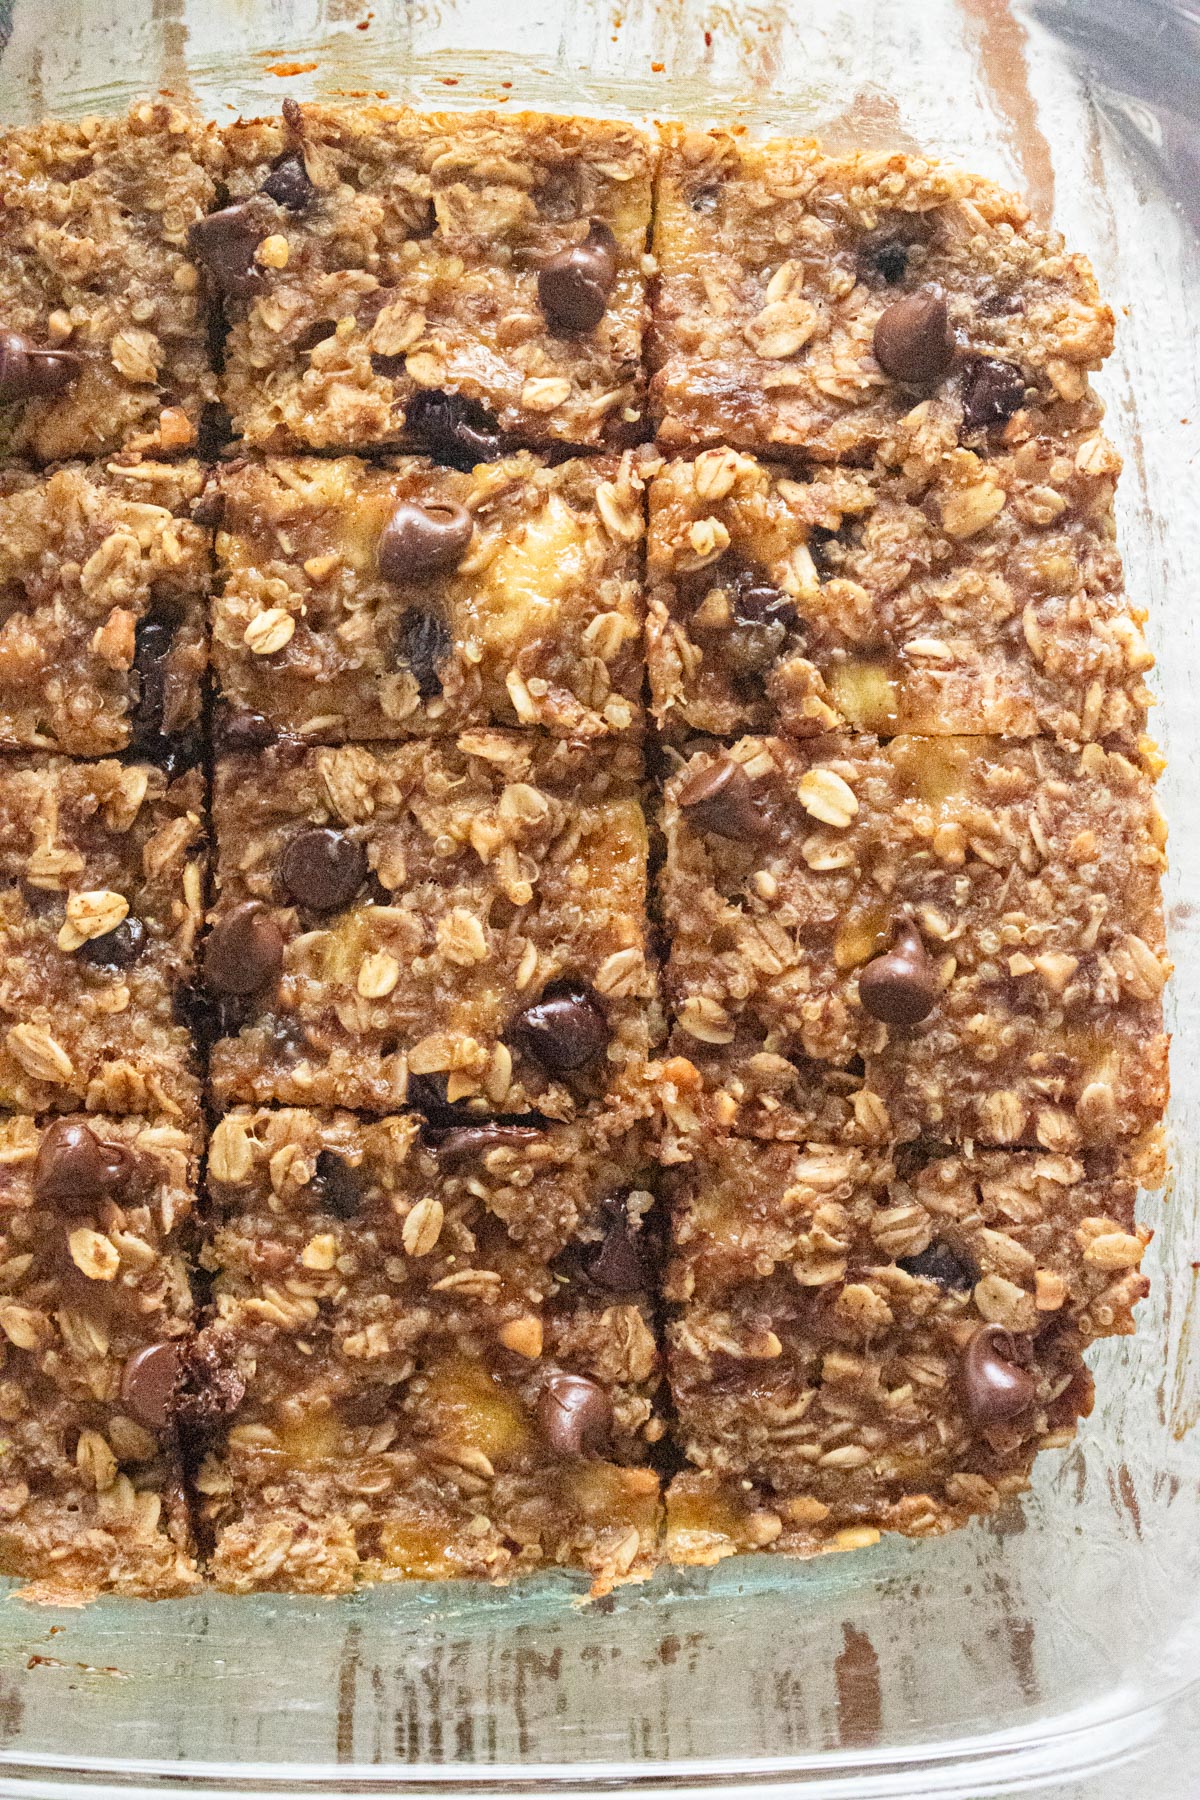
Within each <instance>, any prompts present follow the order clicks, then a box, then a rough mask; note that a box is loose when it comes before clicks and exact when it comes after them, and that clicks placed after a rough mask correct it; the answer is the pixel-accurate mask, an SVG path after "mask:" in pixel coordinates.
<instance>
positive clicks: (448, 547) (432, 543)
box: [376, 500, 475, 581]
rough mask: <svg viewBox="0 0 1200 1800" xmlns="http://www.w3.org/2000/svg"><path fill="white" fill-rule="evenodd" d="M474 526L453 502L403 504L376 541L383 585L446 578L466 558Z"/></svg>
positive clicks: (435, 501) (468, 515)
mask: <svg viewBox="0 0 1200 1800" xmlns="http://www.w3.org/2000/svg"><path fill="white" fill-rule="evenodd" d="M474 529H475V522H474V520H473V519H472V517H471V515H470V513H469V512H468V511H467V509H466V507H465V506H459V505H458V504H457V503H456V502H454V501H452V500H430V501H427V502H426V503H425V505H423V506H422V505H419V504H417V502H415V501H413V500H402V501H401V502H400V504H399V506H398V507H397V508H396V510H395V512H394V513H393V514H392V516H391V518H390V519H389V520H388V522H387V524H386V525H385V526H384V528H383V531H382V533H381V535H380V539H379V549H378V551H377V553H376V560H377V561H378V564H379V573H380V574H381V575H382V576H383V579H384V580H385V581H428V579H429V578H430V576H431V575H449V574H450V572H451V571H452V570H453V569H457V567H458V565H459V563H460V562H461V561H462V559H463V557H464V556H465V555H466V550H467V545H468V544H469V543H470V542H471V534H472V532H473V531H474Z"/></svg>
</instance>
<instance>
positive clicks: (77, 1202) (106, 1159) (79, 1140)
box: [33, 1119, 133, 1212]
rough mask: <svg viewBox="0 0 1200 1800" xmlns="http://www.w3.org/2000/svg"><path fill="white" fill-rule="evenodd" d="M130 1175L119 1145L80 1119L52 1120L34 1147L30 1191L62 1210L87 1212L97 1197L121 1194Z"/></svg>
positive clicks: (127, 1160) (126, 1157) (130, 1166)
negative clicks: (34, 1157)
mask: <svg viewBox="0 0 1200 1800" xmlns="http://www.w3.org/2000/svg"><path fill="white" fill-rule="evenodd" d="M132 1174H133V1160H132V1158H131V1157H130V1155H129V1152H128V1151H127V1150H126V1148H125V1146H124V1145H123V1144H112V1143H106V1142H104V1140H103V1139H101V1138H98V1137H97V1136H96V1133H95V1132H94V1131H93V1130H92V1128H91V1126H90V1125H85V1124H84V1123H83V1122H82V1120H80V1119H56V1120H55V1121H54V1123H53V1125H50V1126H48V1127H47V1129H46V1131H45V1132H44V1133H43V1136H42V1141H41V1144H40V1146H39V1147H38V1153H37V1159H36V1161H35V1162H34V1165H33V1191H34V1195H35V1197H36V1198H37V1199H38V1200H42V1201H45V1202H46V1203H47V1204H48V1205H50V1206H59V1207H61V1208H62V1209H63V1210H64V1211H65V1212H87V1211H89V1210H90V1209H91V1207H92V1206H93V1205H94V1204H95V1203H96V1202H97V1201H98V1200H109V1199H115V1198H117V1197H118V1196H120V1195H121V1194H123V1193H124V1192H125V1189H126V1188H127V1186H128V1184H129V1180H130V1177H131V1176H132Z"/></svg>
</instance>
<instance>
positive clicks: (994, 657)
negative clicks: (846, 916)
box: [647, 407, 1154, 742]
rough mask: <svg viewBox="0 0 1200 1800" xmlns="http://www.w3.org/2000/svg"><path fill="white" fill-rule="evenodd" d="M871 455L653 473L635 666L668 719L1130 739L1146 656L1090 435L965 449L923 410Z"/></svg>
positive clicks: (1103, 457) (731, 726) (1096, 443)
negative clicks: (866, 461) (818, 465)
mask: <svg viewBox="0 0 1200 1800" xmlns="http://www.w3.org/2000/svg"><path fill="white" fill-rule="evenodd" d="M886 448H887V457H888V458H889V459H890V460H886V461H885V460H884V457H883V455H882V453H881V455H880V457H879V458H878V459H877V460H876V461H875V463H873V464H872V465H871V466H869V467H867V468H841V467H838V468H833V467H829V468H825V469H818V470H816V471H815V472H813V473H812V474H811V475H810V477H809V478H808V479H805V480H801V479H798V478H797V477H796V476H795V475H794V474H792V473H789V472H788V471H786V470H785V469H783V468H781V467H779V466H778V465H771V464H766V463H761V462H758V461H756V460H755V459H754V458H752V457H749V456H745V455H742V454H740V453H739V452H737V451H734V450H728V449H713V450H705V451H703V452H701V454H700V455H699V456H698V457H697V458H696V459H695V460H694V461H679V462H671V463H669V464H668V465H667V466H666V468H665V469H663V470H662V472H661V473H660V474H659V475H657V476H656V477H655V479H654V480H653V481H652V482H651V484H650V529H649V548H648V567H649V603H648V652H647V654H648V660H649V665H650V681H651V689H652V693H653V702H654V710H655V713H656V714H657V716H658V718H659V720H660V722H661V723H662V724H663V726H664V727H665V729H666V730H667V731H668V732H669V733H671V734H672V735H675V736H679V735H681V734H683V733H686V732H688V731H692V732H695V731H706V732H713V733H716V734H718V735H720V736H726V737H728V736H735V735H737V734H738V733H739V732H742V731H747V730H751V731H763V730H772V729H778V730H782V731H784V732H786V733H789V734H792V735H796V736H799V737H809V736H812V735H813V734H815V733H817V732H821V731H826V730H830V729H835V728H837V727H839V726H847V725H848V726H851V727H853V728H855V729H858V730H863V731H874V732H879V733H880V734H883V735H892V734H894V733H896V732H900V731H904V732H919V733H923V734H925V735H928V736H935V737H936V736H944V735H957V734H960V733H970V734H976V735H979V734H982V735H995V736H998V737H1034V736H1038V735H1040V734H1050V735H1053V736H1058V737H1061V738H1064V739H1068V740H1079V739H1090V738H1099V739H1110V740H1111V739H1113V738H1117V737H1120V738H1123V739H1125V740H1126V741H1127V742H1136V739H1137V737H1138V735H1139V733H1140V732H1141V731H1142V730H1143V729H1144V726H1145V719H1146V708H1147V707H1148V705H1149V704H1150V695H1149V692H1148V690H1147V688H1146V685H1145V682H1144V679H1143V677H1144V674H1145V672H1146V670H1147V669H1149V668H1150V667H1151V666H1152V664H1153V660H1154V659H1153V657H1152V656H1151V654H1150V652H1149V650H1148V649H1147V647H1146V643H1145V639H1144V638H1143V636H1142V632H1141V620H1142V615H1141V614H1139V613H1135V612H1133V611H1132V610H1131V608H1130V606H1129V604H1128V602H1127V600H1126V598H1125V595H1124V592H1123V586H1122V575H1121V559H1120V556H1119V555H1118V553H1117V550H1116V546H1115V544H1114V542H1113V535H1114V525H1113V516H1112V500H1113V489H1114V486H1115V484H1116V476H1117V472H1118V470H1119V468H1120V458H1119V457H1118V456H1117V454H1116V452H1115V451H1114V450H1113V448H1112V446H1111V445H1110V444H1109V443H1108V442H1107V441H1106V439H1105V438H1104V437H1103V436H1102V435H1101V434H1100V433H1099V432H1093V433H1090V434H1087V435H1075V436H1073V437H1063V438H1058V439H1055V438H1049V437H1046V438H1029V439H1027V440H1026V441H1025V442H1024V443H1021V444H1018V445H1017V446H1016V447H1015V448H1013V449H1008V448H1004V447H999V448H997V449H996V450H995V451H994V452H992V453H990V454H988V455H986V456H980V455H977V454H976V452H975V451H973V450H965V449H960V448H959V447H958V446H957V444H956V443H955V441H954V438H953V436H952V434H951V433H950V431H949V430H948V428H947V424H946V421H945V420H944V419H942V420H938V419H937V418H936V417H935V416H934V415H933V414H932V413H931V412H930V411H929V409H926V408H920V407H918V408H916V409H914V413H913V414H910V415H909V417H908V419H906V420H905V421H903V422H902V424H901V425H900V426H898V427H897V429H896V432H895V434H894V436H893V438H892V439H891V440H890V442H889V444H888V446H887V447H886Z"/></svg>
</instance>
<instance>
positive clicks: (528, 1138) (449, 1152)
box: [410, 1084, 541, 1169]
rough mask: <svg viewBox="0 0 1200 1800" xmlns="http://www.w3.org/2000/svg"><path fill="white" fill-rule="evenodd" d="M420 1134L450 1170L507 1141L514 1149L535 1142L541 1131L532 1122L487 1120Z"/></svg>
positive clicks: (443, 1165) (475, 1159) (474, 1160)
mask: <svg viewBox="0 0 1200 1800" xmlns="http://www.w3.org/2000/svg"><path fill="white" fill-rule="evenodd" d="M410 1085H411V1084H410ZM424 1135H425V1141H426V1143H427V1144H428V1145H429V1147H430V1149H432V1150H435V1151H436V1152H437V1159H438V1162H439V1163H440V1164H441V1166H442V1167H443V1168H444V1169H453V1168H457V1167H458V1166H459V1165H460V1164H461V1163H470V1162H476V1161H478V1160H479V1159H480V1158H482V1157H484V1156H486V1155H487V1153H488V1151H489V1150H495V1149H496V1148H497V1147H498V1146H499V1145H501V1144H509V1145H511V1146H512V1148H513V1149H514V1150H515V1149H520V1147H521V1146H522V1145H524V1144H536V1143H537V1141H538V1138H539V1137H540V1136H541V1133H540V1132H539V1131H537V1130H535V1129H534V1127H533V1126H532V1125H499V1124H494V1123H492V1122H491V1121H489V1122H487V1123H485V1124H480V1125H452V1126H450V1127H449V1128H448V1129H443V1130H438V1129H436V1128H434V1129H432V1130H430V1129H427V1130H426V1131H425V1134H424Z"/></svg>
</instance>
